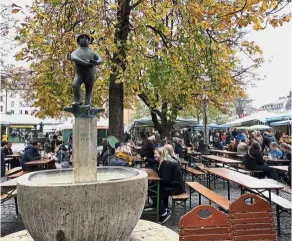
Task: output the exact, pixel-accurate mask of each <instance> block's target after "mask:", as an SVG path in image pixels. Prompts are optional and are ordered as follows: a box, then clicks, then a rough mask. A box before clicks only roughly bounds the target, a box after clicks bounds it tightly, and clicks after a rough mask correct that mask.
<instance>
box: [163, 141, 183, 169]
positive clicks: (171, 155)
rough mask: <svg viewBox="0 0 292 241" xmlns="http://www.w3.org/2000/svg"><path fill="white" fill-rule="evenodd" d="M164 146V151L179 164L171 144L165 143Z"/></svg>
mask: <svg viewBox="0 0 292 241" xmlns="http://www.w3.org/2000/svg"><path fill="white" fill-rule="evenodd" d="M164 148H165V149H166V151H167V153H168V155H169V156H170V158H172V159H173V160H174V161H176V162H177V163H178V164H179V165H180V160H179V158H178V157H177V155H176V153H175V152H174V149H173V147H172V145H170V144H166V145H165V146H164Z"/></svg>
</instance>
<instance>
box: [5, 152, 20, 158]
mask: <svg viewBox="0 0 292 241" xmlns="http://www.w3.org/2000/svg"><path fill="white" fill-rule="evenodd" d="M5 157H12V158H13V157H15V158H19V157H22V155H21V154H20V153H13V154H11V155H6V156H5Z"/></svg>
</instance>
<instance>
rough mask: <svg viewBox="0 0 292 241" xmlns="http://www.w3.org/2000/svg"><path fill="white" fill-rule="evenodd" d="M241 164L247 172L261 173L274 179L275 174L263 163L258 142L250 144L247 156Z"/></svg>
mask: <svg viewBox="0 0 292 241" xmlns="http://www.w3.org/2000/svg"><path fill="white" fill-rule="evenodd" d="M243 164H244V166H245V167H246V168H247V169H249V170H257V171H263V172H264V176H267V177H268V178H273V179H275V173H274V171H273V169H271V168H270V167H269V166H268V164H267V163H266V162H265V160H264V158H263V153H262V152H261V146H260V144H259V143H258V142H254V143H252V144H251V146H250V148H249V149H248V150H247V154H246V155H245V156H244V157H243Z"/></svg>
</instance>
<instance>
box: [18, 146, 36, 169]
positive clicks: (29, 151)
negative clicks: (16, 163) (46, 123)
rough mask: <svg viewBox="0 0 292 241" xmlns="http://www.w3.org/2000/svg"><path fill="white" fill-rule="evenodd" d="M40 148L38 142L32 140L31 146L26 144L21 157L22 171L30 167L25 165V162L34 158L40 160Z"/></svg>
mask: <svg viewBox="0 0 292 241" xmlns="http://www.w3.org/2000/svg"><path fill="white" fill-rule="evenodd" d="M40 148H41V143H40V142H37V141H35V142H33V143H32V146H27V147H25V149H24V154H23V156H22V158H21V166H22V170H23V171H30V170H31V167H30V166H28V165H25V163H27V162H30V161H35V160H40V159H41V155H40V154H39V149H40Z"/></svg>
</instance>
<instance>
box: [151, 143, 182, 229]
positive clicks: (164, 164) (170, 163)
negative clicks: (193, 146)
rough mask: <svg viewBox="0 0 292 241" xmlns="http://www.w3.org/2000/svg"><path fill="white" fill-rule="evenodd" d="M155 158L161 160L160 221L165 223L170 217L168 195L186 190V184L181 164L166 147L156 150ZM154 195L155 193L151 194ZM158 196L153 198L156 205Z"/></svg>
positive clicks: (159, 169) (159, 172)
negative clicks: (171, 155)
mask: <svg viewBox="0 0 292 241" xmlns="http://www.w3.org/2000/svg"><path fill="white" fill-rule="evenodd" d="M155 158H156V159H157V160H159V168H158V175H159V177H160V205H159V213H160V223H161V224H162V223H165V222H166V221H167V220H168V219H169V218H170V211H169V207H168V197H169V196H170V195H179V194H182V193H184V192H185V184H184V181H183V178H182V173H181V168H180V166H179V164H178V163H177V162H176V161H175V160H174V159H173V158H171V157H170V155H169V154H168V151H167V149H166V148H163V147H161V148H158V149H156V150H155ZM151 195H153V194H151ZM156 201H157V199H156V198H153V205H155V206H156Z"/></svg>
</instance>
